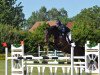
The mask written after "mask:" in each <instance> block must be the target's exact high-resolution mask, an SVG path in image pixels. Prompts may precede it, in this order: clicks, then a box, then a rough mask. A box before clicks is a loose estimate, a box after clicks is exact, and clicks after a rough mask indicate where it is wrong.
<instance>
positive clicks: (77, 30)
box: [72, 6, 100, 45]
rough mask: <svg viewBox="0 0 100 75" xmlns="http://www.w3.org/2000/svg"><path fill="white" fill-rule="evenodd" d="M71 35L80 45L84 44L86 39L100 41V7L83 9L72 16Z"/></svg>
mask: <svg viewBox="0 0 100 75" xmlns="http://www.w3.org/2000/svg"><path fill="white" fill-rule="evenodd" d="M72 36H73V40H74V41H76V42H77V43H78V44H80V45H84V43H85V42H86V41H87V40H89V41H91V42H96V43H98V42H100V39H99V38H100V7H98V6H93V7H91V8H88V9H83V10H82V11H81V12H80V13H79V14H78V15H77V16H75V17H74V26H73V29H72Z"/></svg>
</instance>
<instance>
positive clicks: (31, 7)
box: [17, 0, 100, 19]
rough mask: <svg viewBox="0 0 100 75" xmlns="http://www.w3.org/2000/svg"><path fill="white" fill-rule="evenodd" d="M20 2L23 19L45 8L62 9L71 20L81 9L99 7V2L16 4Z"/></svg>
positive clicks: (61, 0) (51, 0)
mask: <svg viewBox="0 0 100 75" xmlns="http://www.w3.org/2000/svg"><path fill="white" fill-rule="evenodd" d="M19 2H22V4H21V5H22V6H24V7H23V12H24V14H25V18H26V19H28V18H29V17H30V16H31V15H32V12H33V11H38V10H39V9H40V8H41V6H45V7H46V8H47V10H50V9H51V8H57V9H58V10H59V9H61V8H64V9H65V10H66V11H67V12H68V17H69V18H71V17H73V16H75V15H77V14H78V13H79V12H80V11H81V10H82V9H84V8H89V7H93V6H95V5H98V6H100V0H17V3H19Z"/></svg>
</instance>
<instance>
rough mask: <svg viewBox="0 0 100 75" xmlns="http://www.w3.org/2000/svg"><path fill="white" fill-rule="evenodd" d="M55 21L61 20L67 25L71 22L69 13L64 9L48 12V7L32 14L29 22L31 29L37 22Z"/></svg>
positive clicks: (54, 9)
mask: <svg viewBox="0 0 100 75" xmlns="http://www.w3.org/2000/svg"><path fill="white" fill-rule="evenodd" d="M55 19H60V20H61V22H62V23H63V24H66V23H67V22H68V21H69V19H68V15H67V11H66V10H65V9H64V8H61V9H60V10H58V9H56V8H52V9H50V10H48V11H47V9H46V7H44V6H42V7H41V8H40V10H39V11H36V12H35V11H34V12H33V13H32V15H31V16H30V17H29V18H28V20H27V22H28V25H29V27H31V26H32V25H33V24H34V23H35V22H37V21H48V20H55Z"/></svg>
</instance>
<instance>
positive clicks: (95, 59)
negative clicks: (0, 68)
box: [5, 43, 100, 75]
mask: <svg viewBox="0 0 100 75" xmlns="http://www.w3.org/2000/svg"><path fill="white" fill-rule="evenodd" d="M71 45H72V47H71V57H58V56H40V57H34V56H32V55H27V56H25V55H24V45H23V44H22V45H21V46H20V47H17V48H16V47H14V46H13V45H11V57H8V48H5V54H6V56H5V75H8V60H11V75H32V71H33V69H34V67H36V68H37V70H38V75H41V73H40V72H41V69H42V75H44V72H45V68H46V67H48V68H49V69H50V75H53V68H54V75H56V74H57V73H56V72H57V69H58V68H59V67H60V68H61V69H62V72H63V75H65V74H66V73H69V71H70V70H71V73H70V74H71V75H74V70H75V71H76V73H78V69H79V68H80V71H81V75H82V71H83V70H84V69H85V72H86V73H89V72H92V73H98V75H99V74H100V67H99V66H100V44H98V45H97V46H96V47H92V48H89V47H88V43H87V44H85V56H74V47H75V44H74V43H72V44H71ZM36 59H38V60H41V59H42V60H48V59H59V60H61V59H70V60H71V65H67V64H64V63H61V64H64V65H59V64H60V63H59V62H54V63H49V62H47V64H48V65H46V64H40V63H39V65H38V64H35V62H34V60H36ZM74 59H84V60H85V62H74ZM30 64H31V65H30ZM49 64H53V65H49ZM75 64H78V65H79V66H77V65H75ZM25 70H26V72H24V71H25Z"/></svg>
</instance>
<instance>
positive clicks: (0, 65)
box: [0, 60, 91, 75]
mask: <svg viewBox="0 0 100 75" xmlns="http://www.w3.org/2000/svg"><path fill="white" fill-rule="evenodd" d="M10 63H11V62H10V61H8V75H11V64H10ZM41 70H42V69H41ZM53 72H54V70H53ZM32 73H33V74H32V75H38V71H37V68H34V69H33V71H32ZM0 75H5V61H4V60H0ZM41 75H42V71H41ZM44 75H50V70H49V68H45V73H44ZM53 75H54V74H53ZM57 75H62V69H61V68H58V69H57ZM65 75H68V74H65ZM74 75H76V74H74ZM82 75H86V74H85V73H84V74H82ZM88 75H91V74H88Z"/></svg>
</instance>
